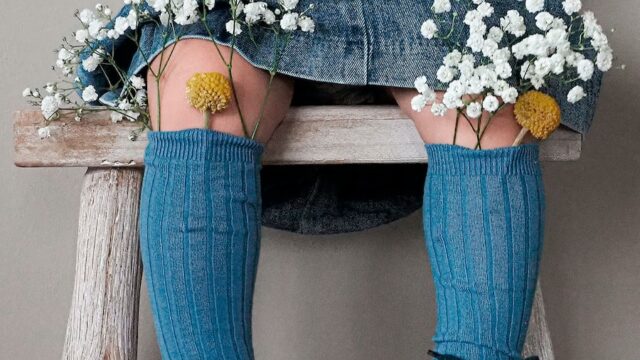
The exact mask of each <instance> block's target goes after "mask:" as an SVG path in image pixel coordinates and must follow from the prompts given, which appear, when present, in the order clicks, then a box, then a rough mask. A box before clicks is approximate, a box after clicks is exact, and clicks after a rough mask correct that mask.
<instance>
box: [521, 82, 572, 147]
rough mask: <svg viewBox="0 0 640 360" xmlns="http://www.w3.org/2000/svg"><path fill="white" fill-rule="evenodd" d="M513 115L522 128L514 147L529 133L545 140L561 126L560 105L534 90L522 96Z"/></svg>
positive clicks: (551, 98)
mask: <svg viewBox="0 0 640 360" xmlns="http://www.w3.org/2000/svg"><path fill="white" fill-rule="evenodd" d="M513 113H514V115H515V117H516V121H517V122H518V124H520V125H521V126H522V131H521V132H520V135H518V138H517V139H516V141H515V142H514V146H515V145H518V144H519V143H520V142H521V141H522V139H523V138H524V136H525V135H526V134H527V132H531V134H532V135H533V136H535V137H536V138H537V139H540V140H544V139H546V138H548V137H549V135H551V133H552V132H554V131H555V130H556V129H557V128H558V126H560V118H561V116H560V105H558V102H557V101H556V100H555V99H554V98H553V97H551V96H549V95H547V94H545V93H542V92H540V91H535V90H532V91H528V92H526V93H524V94H523V95H521V96H520V97H519V98H518V101H516V104H515V106H514V109H513Z"/></svg>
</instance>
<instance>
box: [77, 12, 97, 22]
mask: <svg viewBox="0 0 640 360" xmlns="http://www.w3.org/2000/svg"><path fill="white" fill-rule="evenodd" d="M78 17H79V18H80V22H82V23H83V24H84V25H89V24H90V23H91V22H92V21H93V20H94V19H95V18H96V15H95V14H94V13H93V11H92V10H90V9H84V10H82V11H81V12H80V14H79V15H78Z"/></svg>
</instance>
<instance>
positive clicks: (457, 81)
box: [411, 0, 613, 148]
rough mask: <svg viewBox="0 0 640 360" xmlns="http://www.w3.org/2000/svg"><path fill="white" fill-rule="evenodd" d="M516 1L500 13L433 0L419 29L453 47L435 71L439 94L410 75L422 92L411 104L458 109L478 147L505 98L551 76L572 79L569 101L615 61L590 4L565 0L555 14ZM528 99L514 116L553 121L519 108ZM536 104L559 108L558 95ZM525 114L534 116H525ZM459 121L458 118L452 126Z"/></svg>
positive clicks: (531, 1)
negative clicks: (441, 92)
mask: <svg viewBox="0 0 640 360" xmlns="http://www.w3.org/2000/svg"><path fill="white" fill-rule="evenodd" d="M513 4H514V8H513V9H509V10H507V11H506V13H505V14H497V13H496V10H495V8H494V7H493V6H492V5H491V4H490V2H489V1H485V0H460V1H456V2H455V5H456V6H458V8H459V9H458V10H461V11H458V10H454V6H453V4H452V2H451V1H450V0H434V1H433V5H432V8H431V9H432V12H433V14H434V17H433V18H432V19H427V20H426V21H425V22H424V23H423V24H422V27H421V29H420V31H421V34H422V36H423V37H425V38H426V39H429V40H432V41H438V42H440V44H443V45H445V46H447V47H448V48H449V50H450V51H449V53H448V54H447V55H446V56H445V57H444V59H443V64H442V66H441V67H440V68H439V69H438V71H437V74H436V77H437V80H438V82H439V83H440V84H443V85H444V86H446V91H445V93H444V96H443V98H442V101H441V102H437V101H436V97H435V93H434V90H432V88H431V87H430V86H429V85H428V84H427V79H426V77H419V78H418V79H416V83H415V87H416V89H417V90H418V92H419V94H418V95H417V96H415V97H414V98H413V99H412V102H411V105H412V108H413V110H414V111H422V110H423V108H424V107H426V106H427V105H430V106H431V111H432V113H433V114H434V115H436V116H444V115H445V114H446V113H447V112H448V111H449V110H454V111H456V112H457V114H458V118H460V117H463V118H465V119H466V120H467V122H468V123H469V125H471V127H472V128H473V130H474V132H475V133H476V138H477V144H476V148H482V147H481V138H482V135H483V134H484V132H485V131H486V129H487V127H488V126H489V124H490V123H491V120H492V118H493V117H494V116H495V114H496V113H497V112H499V111H500V110H501V109H503V108H504V107H505V105H506V104H514V103H516V101H518V99H519V97H521V96H522V94H528V92H529V91H531V90H533V89H535V90H538V91H545V90H548V87H549V86H553V85H552V84H555V83H561V84H563V85H567V84H576V85H575V86H574V87H573V88H572V89H571V90H570V91H569V92H568V94H567V95H566V96H567V101H568V102H569V103H572V104H573V103H576V102H578V101H580V100H581V99H582V98H584V97H585V96H586V92H585V87H584V86H583V85H582V83H585V82H588V81H591V80H592V78H593V76H594V74H595V72H596V71H600V72H606V71H608V70H609V69H611V67H612V65H613V50H612V49H611V47H610V46H609V42H608V39H607V36H606V35H605V33H604V31H603V29H602V27H601V26H600V25H599V24H598V22H597V21H596V18H595V16H594V14H593V13H592V12H590V11H586V12H584V13H582V14H580V10H581V9H582V3H581V1H580V0H564V1H563V2H562V11H563V13H561V14H555V15H553V14H551V13H550V12H548V11H545V2H544V1H543V0H527V1H524V2H522V1H519V2H514V3H513ZM522 7H524V9H522ZM524 11H526V12H528V13H529V14H532V15H531V16H534V17H535V26H532V24H529V23H528V22H526V21H525V18H524V17H523V16H522V13H521V12H524ZM492 24H493V25H492ZM532 94H536V95H530V96H529V97H530V98H531V99H542V98H541V97H540V96H539V95H537V94H538V93H532ZM469 99H470V100H469ZM525 100H526V101H523V102H521V104H520V105H521V106H518V108H520V109H521V111H520V116H519V118H520V120H519V121H520V122H521V123H524V124H527V125H528V126H531V127H532V128H535V129H538V128H540V129H542V128H544V129H551V127H550V124H551V122H550V123H548V124H547V123H544V122H543V123H540V122H539V120H540V119H539V118H536V116H537V115H540V113H536V112H532V111H528V110H527V111H524V110H522V109H529V104H530V102H529V101H528V100H527V99H525ZM539 104H542V105H545V106H548V107H546V108H545V109H543V110H542V111H541V113H544V114H552V113H555V111H556V105H557V103H556V102H555V100H554V101H553V103H552V102H550V101H544V102H541V103H539ZM485 114H486V116H485ZM529 116H533V118H530V119H529V118H527V119H525V117H529ZM483 117H486V119H483ZM555 120H556V119H555V117H554V122H553V124H555ZM472 121H473V122H475V123H476V125H475V126H474V125H473V122H472ZM543 124H544V125H543ZM457 126H458V121H456V131H455V132H454V134H457ZM556 127H557V126H556ZM554 129H555V128H554ZM530 130H531V129H530ZM546 136H548V134H545V137H546ZM455 141H456V139H455V135H454V140H453V143H454V144H455Z"/></svg>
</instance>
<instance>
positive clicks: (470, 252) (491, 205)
mask: <svg viewBox="0 0 640 360" xmlns="http://www.w3.org/2000/svg"><path fill="white" fill-rule="evenodd" d="M425 147H426V150H427V154H428V157H429V168H428V173H427V178H426V181H425V193H424V207H423V211H424V212H423V215H424V218H423V220H424V232H425V237H426V244H427V249H428V253H429V258H430V262H431V269H432V273H433V277H434V284H435V290H436V304H437V326H436V331H435V335H434V337H433V341H434V342H435V343H436V352H438V353H440V354H443V355H450V356H455V357H458V358H460V359H463V360H480V359H482V360H503V359H504V360H511V359H522V357H521V352H522V348H523V345H524V341H525V337H526V334H527V328H528V324H529V317H530V314H531V308H532V304H533V296H534V293H535V288H536V280H537V277H538V266H539V261H540V253H541V250H542V237H543V227H544V207H545V202H544V188H543V183H542V178H541V169H540V163H539V160H538V154H539V145H538V144H525V145H520V146H517V147H505V148H499V149H490V150H472V149H468V148H464V147H461V146H456V145H447V144H427V145H425Z"/></svg>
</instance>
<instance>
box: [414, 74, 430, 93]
mask: <svg viewBox="0 0 640 360" xmlns="http://www.w3.org/2000/svg"><path fill="white" fill-rule="evenodd" d="M413 86H414V87H415V88H416V90H417V91H418V92H419V93H421V94H424V93H426V92H428V91H429V90H430V88H429V85H428V84H427V77H426V76H420V77H417V78H416V80H415V81H414V82H413Z"/></svg>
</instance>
